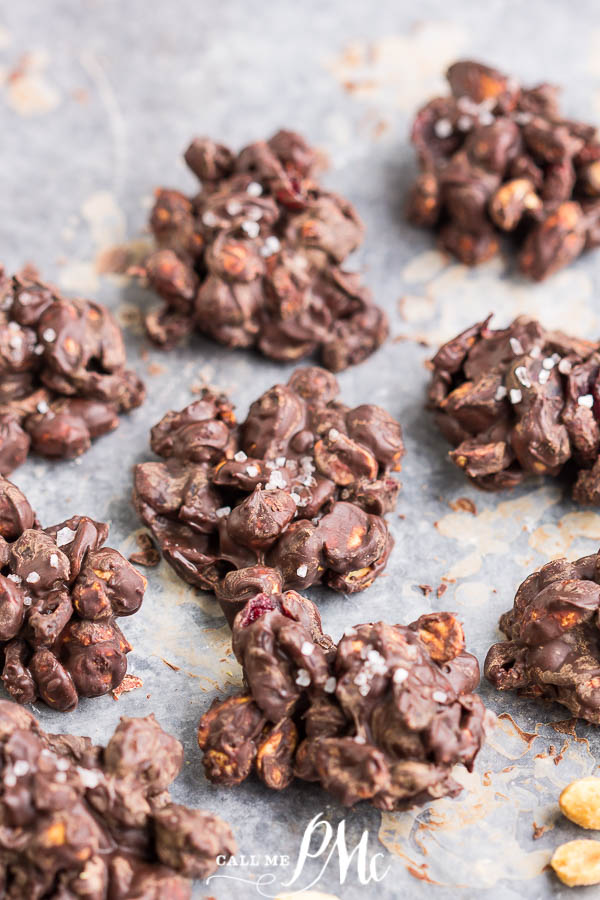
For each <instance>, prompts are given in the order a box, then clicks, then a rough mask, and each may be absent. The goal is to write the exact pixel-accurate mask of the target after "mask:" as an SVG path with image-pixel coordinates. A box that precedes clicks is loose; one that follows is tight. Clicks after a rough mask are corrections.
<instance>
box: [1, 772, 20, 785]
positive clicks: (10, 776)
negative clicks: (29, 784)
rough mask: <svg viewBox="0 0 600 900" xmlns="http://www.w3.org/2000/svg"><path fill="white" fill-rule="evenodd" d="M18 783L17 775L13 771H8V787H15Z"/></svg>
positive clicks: (5, 779)
mask: <svg viewBox="0 0 600 900" xmlns="http://www.w3.org/2000/svg"><path fill="white" fill-rule="evenodd" d="M16 783H17V779H16V777H15V776H14V775H13V774H12V772H8V773H7V774H6V775H5V776H4V784H5V785H6V787H14V786H15V784H16Z"/></svg>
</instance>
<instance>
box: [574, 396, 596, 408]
mask: <svg viewBox="0 0 600 900" xmlns="http://www.w3.org/2000/svg"><path fill="white" fill-rule="evenodd" d="M577 403H578V404H579V406H585V407H586V408H587V409H591V408H592V406H593V405H594V398H593V397H592V395H591V394H582V396H581V397H578V398H577Z"/></svg>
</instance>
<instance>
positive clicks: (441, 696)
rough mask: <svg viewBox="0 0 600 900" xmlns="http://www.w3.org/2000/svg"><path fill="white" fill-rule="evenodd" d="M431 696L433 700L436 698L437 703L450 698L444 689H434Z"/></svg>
mask: <svg viewBox="0 0 600 900" xmlns="http://www.w3.org/2000/svg"><path fill="white" fill-rule="evenodd" d="M431 697H432V699H433V700H435V702H436V703H445V702H446V700H447V699H448V696H447V694H445V693H444V692H443V691H434V692H433V694H432V695H431Z"/></svg>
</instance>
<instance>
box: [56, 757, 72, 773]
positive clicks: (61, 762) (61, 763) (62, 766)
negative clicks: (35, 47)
mask: <svg viewBox="0 0 600 900" xmlns="http://www.w3.org/2000/svg"><path fill="white" fill-rule="evenodd" d="M56 768H57V769H58V771H59V772H68V771H69V769H70V768H71V764H70V762H69V761H68V760H67V759H57V760H56Z"/></svg>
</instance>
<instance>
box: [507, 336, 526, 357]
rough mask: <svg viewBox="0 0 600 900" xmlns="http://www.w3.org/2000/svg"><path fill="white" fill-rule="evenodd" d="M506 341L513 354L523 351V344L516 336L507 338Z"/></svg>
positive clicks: (517, 354)
mask: <svg viewBox="0 0 600 900" xmlns="http://www.w3.org/2000/svg"><path fill="white" fill-rule="evenodd" d="M508 343H509V344H510V349H511V350H512V352H513V353H514V354H515V356H520V355H521V354H522V353H524V352H525V351H524V350H523V344H522V343H521V341H520V340H519V339H518V338H516V337H511V338H509V340H508Z"/></svg>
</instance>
